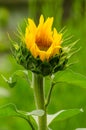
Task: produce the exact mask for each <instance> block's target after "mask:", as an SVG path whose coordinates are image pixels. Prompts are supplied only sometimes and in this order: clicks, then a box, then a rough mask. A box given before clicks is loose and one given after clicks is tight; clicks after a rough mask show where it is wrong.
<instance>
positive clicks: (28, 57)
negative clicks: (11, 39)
mask: <svg viewBox="0 0 86 130" xmlns="http://www.w3.org/2000/svg"><path fill="white" fill-rule="evenodd" d="M14 49H15V53H13V54H14V57H15V58H16V60H17V62H18V64H20V65H22V66H24V68H25V69H27V70H31V71H32V72H34V73H37V74H41V75H43V76H47V75H51V74H53V73H55V72H57V71H60V70H63V69H64V68H65V67H66V64H67V61H68V58H67V53H66V51H64V49H60V53H59V55H55V56H54V57H51V58H50V59H49V61H46V60H45V61H44V62H42V61H41V60H40V58H39V57H37V58H34V57H33V56H32V54H31V53H30V51H29V50H28V49H27V48H26V46H25V45H24V43H22V44H20V45H19V47H18V48H16V47H14Z"/></svg>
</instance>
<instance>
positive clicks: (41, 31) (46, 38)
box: [25, 15, 62, 61]
mask: <svg viewBox="0 0 86 130" xmlns="http://www.w3.org/2000/svg"><path fill="white" fill-rule="evenodd" d="M28 23H29V24H28V26H27V27H26V33H25V44H26V46H27V48H28V50H29V51H30V52H31V54H32V55H33V57H34V58H37V57H39V58H40V59H41V61H45V60H47V61H49V58H50V57H53V56H55V55H56V54H59V50H60V48H61V41H62V34H59V33H58V32H57V30H56V29H55V28H54V29H53V30H52V24H53V17H52V18H47V20H46V21H45V22H44V17H43V15H41V16H40V19H39V24H38V26H36V25H35V23H34V21H33V20H32V19H28Z"/></svg>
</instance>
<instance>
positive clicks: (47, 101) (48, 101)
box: [45, 82, 55, 108]
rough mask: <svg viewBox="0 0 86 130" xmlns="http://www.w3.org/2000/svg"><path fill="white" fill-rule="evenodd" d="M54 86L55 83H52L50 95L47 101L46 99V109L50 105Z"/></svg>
mask: <svg viewBox="0 0 86 130" xmlns="http://www.w3.org/2000/svg"><path fill="white" fill-rule="evenodd" d="M54 85H55V84H54V83H53V82H51V86H50V89H49V93H48V96H47V99H46V103H45V107H46V108H47V106H48V104H49V103H50V99H51V94H52V90H53V87H54Z"/></svg>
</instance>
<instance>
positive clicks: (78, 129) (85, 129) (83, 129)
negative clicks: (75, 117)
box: [75, 128, 86, 130]
mask: <svg viewBox="0 0 86 130" xmlns="http://www.w3.org/2000/svg"><path fill="white" fill-rule="evenodd" d="M75 130H86V128H77V129H75Z"/></svg>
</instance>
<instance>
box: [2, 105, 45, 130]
mask: <svg viewBox="0 0 86 130" xmlns="http://www.w3.org/2000/svg"><path fill="white" fill-rule="evenodd" d="M43 114H44V111H43V110H34V111H32V112H25V111H20V110H18V109H17V107H16V105H15V104H13V103H9V104H7V105H3V106H1V107H0V117H14V116H16V117H21V118H23V119H25V120H26V121H27V122H28V123H29V124H30V126H31V128H32V129H33V130H35V128H36V127H37V124H36V121H35V120H34V118H33V116H32V115H35V116H42V115H43Z"/></svg>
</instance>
